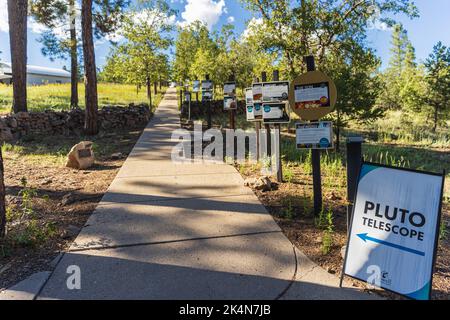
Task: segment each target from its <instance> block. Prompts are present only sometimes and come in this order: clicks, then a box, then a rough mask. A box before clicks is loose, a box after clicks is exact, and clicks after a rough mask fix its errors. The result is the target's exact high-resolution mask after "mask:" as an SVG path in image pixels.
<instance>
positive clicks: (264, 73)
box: [261, 71, 272, 158]
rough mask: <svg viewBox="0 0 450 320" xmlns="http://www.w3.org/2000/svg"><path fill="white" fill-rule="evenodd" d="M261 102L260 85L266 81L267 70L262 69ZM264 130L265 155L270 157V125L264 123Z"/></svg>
mask: <svg viewBox="0 0 450 320" xmlns="http://www.w3.org/2000/svg"><path fill="white" fill-rule="evenodd" d="M261 82H262V83H261V102H263V100H262V86H263V85H264V82H267V72H265V71H263V72H261ZM261 119H262V104H261ZM264 130H265V131H266V152H267V154H266V156H267V157H268V158H272V143H271V142H272V141H271V139H270V125H269V124H264Z"/></svg>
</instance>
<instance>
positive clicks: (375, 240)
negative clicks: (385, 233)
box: [357, 233, 425, 256]
mask: <svg viewBox="0 0 450 320" xmlns="http://www.w3.org/2000/svg"><path fill="white" fill-rule="evenodd" d="M357 236H358V237H360V238H361V239H362V240H363V241H364V242H366V241H367V240H368V241H372V242H375V243H379V244H383V245H385V246H388V247H392V248H396V249H399V250H403V251H406V252H410V253H414V254H417V255H419V256H425V252H422V251H418V250H414V249H411V248H407V247H404V246H401V245H399V244H395V243H392V242H387V241H384V240H380V239H377V238H372V237H369V236H368V235H367V233H359V234H357Z"/></svg>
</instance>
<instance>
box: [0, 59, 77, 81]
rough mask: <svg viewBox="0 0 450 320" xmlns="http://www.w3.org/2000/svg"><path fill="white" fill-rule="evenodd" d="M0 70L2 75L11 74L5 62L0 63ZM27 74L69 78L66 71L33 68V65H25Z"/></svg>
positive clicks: (8, 65)
mask: <svg viewBox="0 0 450 320" xmlns="http://www.w3.org/2000/svg"><path fill="white" fill-rule="evenodd" d="M0 70H1V71H2V73H5V74H7V73H11V72H12V71H11V64H10V63H7V62H0ZM27 73H29V74H38V75H45V76H56V77H64V78H70V72H68V71H66V70H63V69H56V68H47V67H40V66H33V65H29V64H27Z"/></svg>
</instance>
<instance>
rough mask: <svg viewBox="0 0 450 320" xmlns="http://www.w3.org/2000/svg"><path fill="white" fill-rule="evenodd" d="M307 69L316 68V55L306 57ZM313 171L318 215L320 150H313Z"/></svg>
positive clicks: (319, 203) (320, 184) (315, 209)
mask: <svg viewBox="0 0 450 320" xmlns="http://www.w3.org/2000/svg"><path fill="white" fill-rule="evenodd" d="M305 62H306V70H307V71H314V70H316V66H315V62H314V57H313V56H307V57H305ZM311 161H312V173H313V192H314V214H316V215H318V214H319V213H320V211H321V210H322V179H321V172H320V150H318V149H312V150H311Z"/></svg>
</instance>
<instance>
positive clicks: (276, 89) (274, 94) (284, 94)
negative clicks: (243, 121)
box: [245, 81, 291, 124]
mask: <svg viewBox="0 0 450 320" xmlns="http://www.w3.org/2000/svg"><path fill="white" fill-rule="evenodd" d="M288 98H289V82H287V81H274V82H264V83H254V84H253V85H252V87H251V88H247V89H245V104H246V106H245V107H246V113H247V121H262V122H263V123H264V124H275V123H278V124H281V123H289V122H290V120H291V116H290V113H291V109H290V105H289V101H288Z"/></svg>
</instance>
